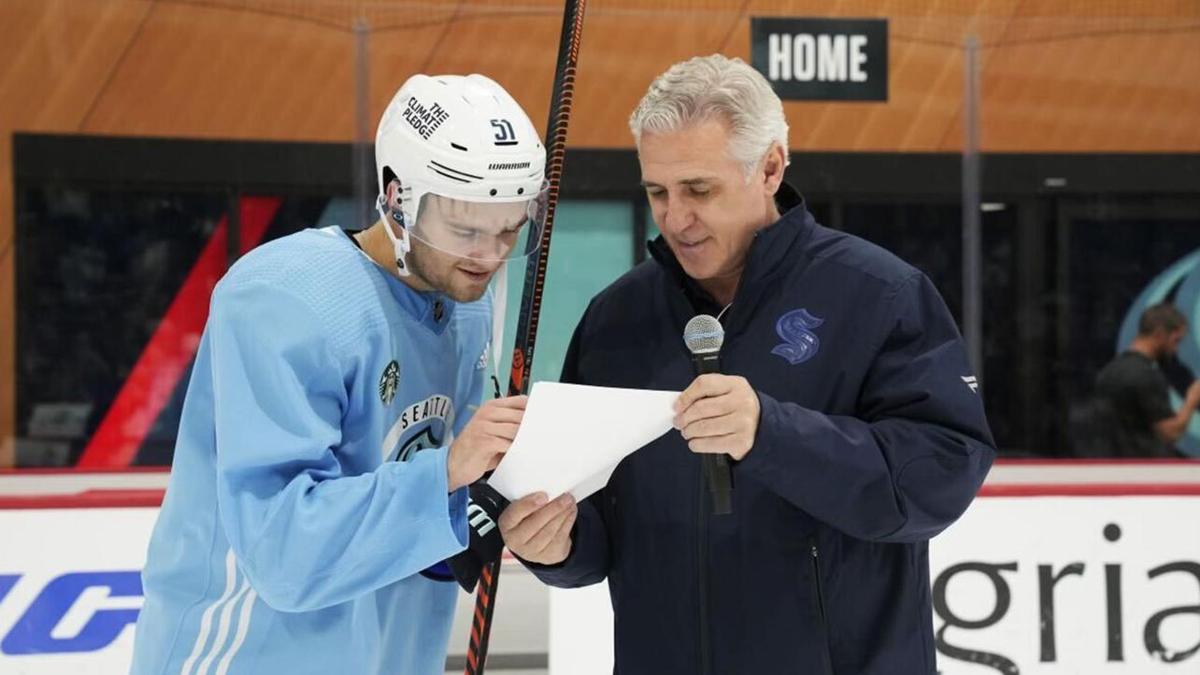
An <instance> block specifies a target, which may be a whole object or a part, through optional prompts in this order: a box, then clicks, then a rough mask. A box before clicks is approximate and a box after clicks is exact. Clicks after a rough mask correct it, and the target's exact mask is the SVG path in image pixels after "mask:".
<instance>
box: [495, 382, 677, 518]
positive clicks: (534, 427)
mask: <svg viewBox="0 0 1200 675" xmlns="http://www.w3.org/2000/svg"><path fill="white" fill-rule="evenodd" d="M678 397H679V392H674V391H648V390H642V389H617V388H612V387H590V386H584V385H577V384H560V383H557V382H538V383H535V384H534V385H533V390H532V392H531V393H530V396H529V401H528V403H527V405H526V408H525V417H524V419H523V420H522V421H521V428H520V430H518V431H517V437H516V438H515V439H514V440H513V444H512V447H510V448H509V450H508V452H507V453H506V454H505V455H504V459H503V460H501V462H500V465H499V466H498V467H497V468H496V471H495V473H493V474H492V477H491V478H489V479H488V483H489V484H490V485H491V486H492V487H493V488H495V489H496V490H497V491H498V492H499V493H500V494H502V495H504V497H505V498H506V499H508V500H509V501H516V500H518V499H520V498H522V497H524V496H526V495H529V494H533V493H535V492H545V493H546V495H547V496H548V497H549V498H551V499H553V498H555V497H557V496H559V495H561V494H563V493H565V492H570V493H571V494H572V495H573V496H574V498H575V499H576V500H582V499H584V498H585V497H587V496H588V495H590V494H592V493H593V492H595V491H596V490H599V489H600V488H602V487H604V486H605V484H607V483H608V479H609V477H610V476H611V475H612V472H613V470H614V469H616V468H617V464H618V463H620V461H621V460H622V459H624V458H625V457H626V456H627V455H629V454H630V453H632V452H633V451H635V450H637V449H638V448H641V447H642V446H644V445H646V444H647V443H649V442H650V441H653V440H654V439H656V438H658V437H659V436H661V435H663V434H664V433H666V432H667V431H668V430H670V429H671V422H672V419H673V418H674V416H675V412H674V409H673V405H674V403H675V399H676V398H678Z"/></svg>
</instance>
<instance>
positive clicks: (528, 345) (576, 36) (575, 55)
mask: <svg viewBox="0 0 1200 675" xmlns="http://www.w3.org/2000/svg"><path fill="white" fill-rule="evenodd" d="M586 4H587V0H566V6H565V8H564V9H563V23H562V34H561V36H560V37H559V41H558V62H557V65H556V66H555V70H554V89H553V92H552V94H551V97H550V119H549V121H548V122H547V125H546V180H547V181H548V182H549V194H548V196H547V198H548V201H547V204H546V225H545V229H544V231H543V233H542V237H543V238H542V243H541V246H540V247H539V248H538V254H537V258H536V259H533V260H529V261H527V262H526V264H525V285H524V286H523V288H522V292H521V310H520V313H519V314H518V315H517V332H516V340H515V342H514V348H513V355H512V370H511V371H510V372H509V379H508V395H509V396H517V395H520V394H525V393H528V391H529V374H530V372H531V369H532V367H533V348H534V345H535V343H536V342H537V328H538V317H539V315H540V314H541V311H542V293H543V292H544V290H545V286H546V265H547V263H548V262H549V259H550V235H551V233H552V232H553V230H554V212H555V210H556V209H557V207H558V189H559V183H560V180H561V179H562V170H563V160H564V158H565V157H566V153H567V122H568V121H569V120H570V118H571V104H572V102H573V100H574V98H575V70H576V67H577V65H578V63H579V41H580V38H581V37H582V35H583V12H584V8H585V6H586ZM499 347H500V345H496V348H497V349H498V348H499ZM500 562H501V560H500V559H499V558H498V559H497V560H495V561H494V562H491V563H488V564H487V565H485V566H484V568H483V571H482V572H481V574H480V575H479V589H478V590H477V591H476V594H475V614H474V616H473V617H472V619H471V642H470V645H469V647H468V649H467V669H466V671H465V672H466V675H483V672H484V666H485V665H486V663H487V650H488V639H489V637H490V636H491V632H492V615H493V612H494V611H495V609H496V604H495V600H496V590H497V588H498V587H499V583H500Z"/></svg>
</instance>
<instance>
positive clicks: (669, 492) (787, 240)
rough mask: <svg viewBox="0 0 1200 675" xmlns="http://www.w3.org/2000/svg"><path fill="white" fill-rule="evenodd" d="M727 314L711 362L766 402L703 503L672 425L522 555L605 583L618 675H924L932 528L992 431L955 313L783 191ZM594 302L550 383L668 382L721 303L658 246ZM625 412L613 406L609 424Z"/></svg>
mask: <svg viewBox="0 0 1200 675" xmlns="http://www.w3.org/2000/svg"><path fill="white" fill-rule="evenodd" d="M777 201H778V202H779V204H780V208H781V211H785V210H786V212H785V214H784V215H783V217H782V218H781V219H780V220H779V221H778V222H777V223H775V224H773V225H771V226H770V227H768V228H766V229H764V230H762V231H760V232H759V233H758V235H757V236H756V238H755V240H754V242H753V244H752V246H751V248H750V251H749V254H748V255H749V257H748V259H747V264H746V267H745V271H744V273H743V277H742V280H741V283H740V286H739V287H738V290H737V293H736V296H735V298H734V300H733V305H732V306H731V307H730V309H729V310H728V312H726V314H725V315H724V317H723V320H722V323H723V324H724V325H725V335H726V337H725V343H724V347H723V348H722V350H721V365H722V369H723V372H725V373H727V374H735V375H741V376H743V377H745V378H746V379H747V380H748V381H749V382H750V384H751V385H752V386H753V387H754V389H755V390H756V391H757V392H758V395H759V400H760V402H761V406H762V413H761V419H760V421H759V426H758V433H757V436H756V437H755V440H754V446H753V448H752V449H751V450H750V452H749V454H747V455H746V457H745V458H744V459H743V460H742V461H741V462H738V463H737V464H735V465H734V467H733V469H732V475H733V484H734V494H733V505H734V513H733V514H732V515H724V516H718V515H713V514H712V511H711V506H710V501H709V497H708V493H707V490H706V487H705V483H704V480H703V477H702V474H701V469H700V466H701V461H700V456H699V455H696V454H693V453H692V452H690V451H689V450H688V448H687V445H686V443H685V442H684V440H683V438H682V436H680V434H679V432H678V431H674V430H672V431H670V432H668V433H667V434H666V435H664V436H662V437H661V438H659V439H658V440H656V441H654V442H653V443H651V444H649V445H647V446H646V447H644V448H642V449H640V450H639V451H637V452H635V453H634V454H632V455H630V456H629V457H628V458H626V459H625V461H624V462H622V463H621V464H620V466H618V467H617V469H616V471H615V472H614V473H613V476H612V479H611V481H610V482H609V484H608V486H607V487H606V488H605V489H603V490H601V491H600V492H598V493H596V494H595V495H593V496H592V497H590V498H589V499H587V500H585V501H584V502H583V503H581V504H580V506H579V517H578V520H577V521H576V525H575V528H574V530H573V532H572V540H573V543H572V551H571V554H570V556H569V557H568V558H567V560H565V561H564V562H563V563H561V564H559V565H555V566H539V565H530V568H531V569H532V570H533V572H534V573H535V574H536V575H537V576H538V577H539V578H540V579H542V580H543V581H544V582H546V583H548V584H550V585H553V586H559V587H564V588H571V587H576V586H583V585H587V584H593V583H596V582H598V581H600V580H602V579H604V578H606V577H607V579H608V582H609V587H610V591H611V595H612V603H613V610H614V613H615V639H616V654H615V657H616V671H615V672H616V673H619V674H620V675H643V674H644V675H666V674H675V673H688V674H691V673H700V674H711V675H740V674H746V675H750V674H752V673H768V672H770V673H802V674H805V675H809V674H812V675H818V674H819V675H824V674H830V673H834V674H836V675H928V674H932V673H934V672H935V670H936V669H935V663H934V639H933V617H932V612H931V607H930V585H929V557H928V544H927V542H928V540H929V539H930V538H931V537H933V536H934V535H936V534H938V533H939V532H941V531H942V530H943V529H945V528H946V527H947V526H948V525H950V524H951V523H952V522H954V520H955V519H956V518H958V517H959V516H960V515H961V514H962V513H963V511H964V510H965V509H966V508H967V505H968V504H970V503H971V500H972V499H973V498H974V496H975V494H976V492H977V491H978V489H979V487H980V485H981V484H982V483H983V479H984V477H985V475H986V474H987V471H988V469H989V467H990V466H991V462H992V459H993V457H994V455H995V450H994V441H993V440H992V436H991V432H990V431H989V430H988V426H987V421H986V419H985V417H984V411H983V405H982V403H981V400H980V397H979V394H978V393H977V391H976V390H977V389H978V386H977V385H976V384H975V380H974V378H973V374H972V371H971V368H970V366H969V365H968V361H967V355H966V350H965V348H964V346H963V342H962V339H961V337H960V336H959V333H958V330H957V328H956V327H955V324H954V320H953V319H952V317H951V316H950V313H949V312H948V311H947V309H946V306H945V304H944V303H943V301H942V299H941V297H940V296H939V295H938V293H937V291H936V290H935V289H934V287H933V285H932V284H931V283H930V281H929V279H927V278H926V277H925V276H924V275H923V274H922V273H920V272H919V271H917V270H916V269H914V268H913V267H911V266H909V265H908V264H906V263H904V262H902V261H901V260H899V259H898V258H896V257H895V256H893V255H891V254H890V253H887V252H886V251H884V250H883V249H881V248H878V247H876V246H874V245H872V244H869V243H867V242H865V241H863V240H861V239H858V238H855V237H853V236H850V235H847V234H844V233H841V232H837V231H834V230H830V229H827V228H824V227H821V226H820V225H818V224H817V223H816V221H815V220H814V219H813V217H812V216H811V215H810V214H809V213H808V212H807V210H806V209H805V208H804V204H803V200H801V198H800V196H799V195H798V194H797V193H796V192H795V191H794V190H793V189H792V188H791V187H789V186H786V185H785V186H783V187H782V188H781V190H780V193H779V195H778V196H777ZM651 252H652V253H653V256H654V259H653V260H649V261H647V262H645V263H643V264H641V265H639V266H637V267H636V268H634V269H633V270H632V271H630V272H629V273H627V274H625V275H624V276H622V277H621V278H620V279H618V280H617V281H616V282H614V283H613V284H612V285H611V286H609V287H608V288H607V289H605V290H604V291H603V292H601V293H600V294H599V295H598V296H596V298H594V299H593V300H592V303H591V304H590V305H589V307H588V309H587V311H586V313H585V314H584V316H583V318H582V320H581V321H580V323H579V326H578V327H577V329H576V331H575V335H574V338H573V340H572V342H571V346H570V349H569V351H568V354H567V358H566V363H565V366H564V368H563V380H564V381H566V382H576V383H581V384H592V385H604V386H612V387H636V388H645V389H666V390H682V389H684V388H686V387H687V386H688V385H689V384H690V383H691V381H692V380H693V379H694V374H693V369H692V364H691V361H690V358H689V354H688V352H687V349H686V347H685V345H684V343H683V339H682V335H683V328H684V324H685V323H686V322H687V320H688V319H689V318H691V317H692V316H693V315H694V314H696V313H698V312H706V313H711V314H713V315H714V316H715V315H716V313H717V312H718V311H719V308H718V307H716V306H715V304H714V302H713V300H712V298H711V297H709V296H707V295H706V294H705V293H704V292H703V291H702V290H700V289H699V288H698V287H697V286H696V285H695V283H694V282H693V281H692V280H690V279H688V278H687V277H686V275H685V274H684V273H683V270H682V268H681V267H680V266H679V263H678V262H677V261H676V260H675V258H674V257H673V256H672V255H671V253H670V251H669V249H668V248H667V246H666V245H665V244H664V243H663V242H662V240H661V238H660V240H659V241H657V242H655V243H653V244H652V245H651ZM613 424H620V420H613Z"/></svg>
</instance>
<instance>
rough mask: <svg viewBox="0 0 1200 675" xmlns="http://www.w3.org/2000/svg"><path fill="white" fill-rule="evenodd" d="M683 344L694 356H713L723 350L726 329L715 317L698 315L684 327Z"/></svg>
mask: <svg viewBox="0 0 1200 675" xmlns="http://www.w3.org/2000/svg"><path fill="white" fill-rule="evenodd" d="M683 342H684V344H686V345H687V348H688V351H690V352H691V353H693V354H711V353H712V352H717V351H720V350H721V344H722V343H724V342H725V329H724V328H723V327H722V326H721V322H720V321H717V318H716V317H715V316H710V315H708V314H697V315H696V316H693V317H692V319H691V321H688V322H687V325H686V326H684V328H683Z"/></svg>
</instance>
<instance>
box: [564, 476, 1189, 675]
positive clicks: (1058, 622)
mask: <svg viewBox="0 0 1200 675" xmlns="http://www.w3.org/2000/svg"><path fill="white" fill-rule="evenodd" d="M1110 524H1113V525H1116V526H1117V527H1119V528H1120V537H1119V538H1118V539H1117V541H1116V542H1110V541H1108V540H1107V539H1106V538H1105V536H1104V531H1105V527H1106V526H1108V525H1110ZM930 557H931V563H930V565H931V570H930V572H931V575H930V578H931V579H933V580H937V579H938V578H939V577H940V576H941V577H943V582H944V583H942V584H936V583H935V590H943V591H944V595H943V597H944V598H945V600H944V603H942V604H943V607H942V609H943V613H944V614H946V615H948V616H949V618H950V623H951V624H957V623H959V622H960V621H963V620H965V621H966V622H969V623H973V622H982V623H984V624H985V625H983V626H981V627H979V628H975V629H967V628H958V627H955V626H954V625H951V626H949V627H947V628H946V629H945V632H944V633H942V635H941V638H942V640H943V641H944V642H945V643H946V644H947V645H949V647H951V648H958V649H962V650H969V651H973V652H976V653H978V654H979V655H980V657H981V658H983V659H985V660H987V661H990V662H991V663H993V664H994V665H990V666H989V665H982V664H980V663H975V662H968V661H966V660H962V659H960V658H951V657H950V656H948V655H947V654H945V653H939V655H938V663H939V668H940V670H941V672H942V674H943V675H998V674H999V673H1002V672H1014V671H1008V670H1004V667H1005V661H1007V662H1011V663H1012V664H1014V665H1015V666H1016V667H1017V668H1018V669H1019V672H1020V673H1021V674H1022V675H1109V674H1111V675H1118V674H1120V675H1158V674H1160V673H1161V674H1163V675H1183V674H1184V673H1198V672H1200V653H1197V654H1195V655H1192V656H1191V657H1189V658H1186V659H1183V660H1180V661H1178V662H1175V663H1166V662H1164V661H1163V660H1161V659H1159V658H1155V657H1153V656H1151V654H1150V652H1149V650H1148V649H1147V647H1146V644H1145V639H1144V633H1145V629H1146V625H1147V623H1148V622H1149V621H1150V620H1151V618H1152V617H1153V616H1154V615H1155V614H1157V613H1159V612H1162V611H1164V610H1169V609H1172V608H1180V607H1188V606H1192V607H1194V608H1195V609H1194V610H1193V611H1192V613H1181V614H1176V615H1174V616H1172V617H1170V618H1166V619H1165V620H1162V621H1161V622H1159V624H1158V626H1157V627H1156V629H1155V630H1154V633H1155V634H1156V635H1157V639H1158V640H1159V641H1161V643H1162V646H1163V647H1164V648H1165V649H1166V650H1167V653H1168V654H1177V653H1178V652H1185V651H1188V650H1191V649H1193V648H1195V647H1197V646H1198V645H1200V577H1197V576H1194V575H1193V574H1191V573H1189V572H1186V571H1174V572H1164V573H1161V574H1160V575H1157V576H1156V577H1155V578H1153V579H1151V578H1150V577H1149V573H1150V572H1151V570H1156V569H1159V568H1161V567H1162V566H1164V565H1167V564H1169V563H1181V562H1182V563H1184V564H1185V565H1186V564H1188V563H1190V564H1191V565H1194V566H1195V569H1200V496H1196V497H1181V496H1172V497H1141V496H1138V497H982V498H979V499H977V500H976V501H975V503H974V504H973V505H972V507H971V508H970V509H969V510H968V512H967V514H966V515H964V516H963V518H962V519H961V520H959V521H958V522H957V523H955V524H954V526H952V527H951V528H950V529H949V530H947V531H946V532H944V533H943V534H942V535H941V536H940V537H938V538H937V539H935V540H934V542H933V544H932V545H931V552H930ZM1074 563H1081V564H1082V566H1083V568H1082V574H1081V575H1074V574H1069V575H1067V576H1064V577H1062V578H1061V579H1060V580H1059V581H1058V583H1057V584H1054V585H1053V588H1052V589H1049V588H1048V590H1052V591H1053V598H1054V600H1053V606H1054V610H1053V612H1054V628H1055V630H1054V636H1053V642H1054V660H1053V661H1046V662H1043V661H1041V657H1042V650H1043V648H1044V647H1043V635H1042V631H1041V629H1040V627H1039V622H1038V617H1039V616H1041V615H1042V614H1043V613H1045V615H1046V616H1049V606H1048V605H1049V603H1046V606H1043V602H1042V599H1041V591H1040V589H1039V568H1040V567H1041V566H1049V568H1050V569H1049V572H1048V576H1050V577H1053V576H1057V575H1058V574H1060V573H1061V571H1062V570H1063V569H1064V568H1066V567H1067V566H1069V565H1072V564H1074ZM963 564H967V565H971V564H985V565H996V566H998V565H1004V566H1009V565H1013V564H1015V566H1016V569H1015V570H1012V571H1009V570H1004V571H997V572H994V573H995V574H996V575H998V577H999V578H1000V579H1001V581H1000V582H993V581H991V576H990V575H989V574H988V573H986V572H984V571H974V570H972V569H970V568H966V569H961V568H960V569H959V570H952V569H951V568H952V567H955V566H959V565H963ZM1107 565H1112V566H1114V567H1113V570H1114V573H1116V575H1117V576H1119V578H1120V584H1119V586H1120V592H1119V593H1118V592H1117V589H1116V584H1114V585H1113V589H1112V591H1113V592H1112V593H1111V597H1112V598H1113V599H1112V600H1110V599H1109V598H1110V592H1109V585H1108V582H1107V576H1108V573H1107V570H1106V566H1107ZM938 586H941V587H942V588H940V589H939V588H937V587H938ZM1047 586H1050V584H1047ZM1004 596H1007V597H1008V607H1007V608H1006V609H1005V608H1004V607H1003V606H1002V605H1003V602H1001V603H1000V604H1001V606H998V604H997V603H998V601H1002V600H1003V598H1004ZM1110 604H1113V605H1114V606H1116V607H1119V609H1120V617H1121V619H1120V623H1121V624H1122V625H1121V626H1119V627H1117V628H1116V631H1115V632H1118V633H1119V634H1120V635H1121V639H1120V649H1119V650H1118V652H1119V654H1120V655H1121V656H1122V657H1123V659H1124V660H1123V661H1115V662H1110V661H1108V650H1109V642H1110V639H1109V629H1108V626H1107V623H1108V620H1107V617H1108V607H1109V605H1110ZM998 610H1004V611H1003V612H1000V611H998ZM985 619H988V621H986V622H985V621H984V620H985ZM946 624H947V621H946V618H944V617H942V616H939V615H938V613H937V612H935V614H934V628H935V630H940V629H942V627H943V626H945V625H946ZM550 625H551V629H550V675H610V674H611V673H612V613H611V607H610V604H609V602H608V590H607V586H606V585H598V586H593V587H589V588H586V589H579V590H558V589H555V590H552V591H551V593H550ZM935 635H936V633H935ZM1045 638H1046V639H1045V645H1046V647H1049V644H1050V641H1051V640H1050V635H1049V633H1047V635H1046V636H1045ZM989 655H990V656H989ZM1047 655H1048V654H1047ZM781 665H783V664H781Z"/></svg>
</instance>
